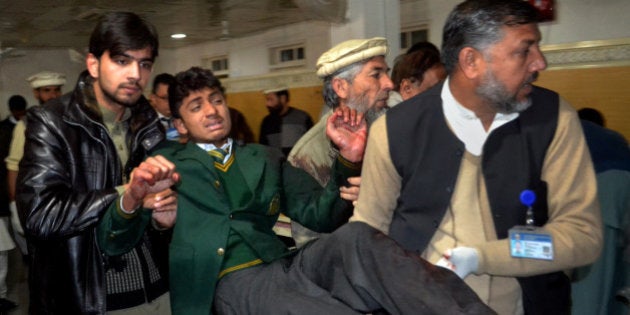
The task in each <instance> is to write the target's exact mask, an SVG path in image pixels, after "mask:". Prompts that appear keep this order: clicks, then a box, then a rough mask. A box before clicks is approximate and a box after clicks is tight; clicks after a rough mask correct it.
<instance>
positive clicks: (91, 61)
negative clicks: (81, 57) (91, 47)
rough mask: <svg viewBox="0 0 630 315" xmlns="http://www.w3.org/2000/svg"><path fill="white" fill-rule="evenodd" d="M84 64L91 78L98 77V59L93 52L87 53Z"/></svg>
mask: <svg viewBox="0 0 630 315" xmlns="http://www.w3.org/2000/svg"><path fill="white" fill-rule="evenodd" d="M85 65H86V67H87V70H88V72H90V76H92V77H93V78H98V66H99V60H98V58H96V56H94V54H92V53H89V54H88V55H87V57H86V58H85Z"/></svg>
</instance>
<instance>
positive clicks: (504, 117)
mask: <svg viewBox="0 0 630 315" xmlns="http://www.w3.org/2000/svg"><path fill="white" fill-rule="evenodd" d="M441 96H442V110H443V111H444V116H445V117H446V121H447V122H448V124H449V126H450V127H451V130H452V131H453V133H455V135H456V136H457V138H458V139H459V140H461V141H462V142H464V144H465V145H466V151H468V152H470V153H472V154H473V155H475V156H480V155H481V153H482V149H483V145H484V143H486V139H488V136H489V135H490V132H492V130H494V129H497V128H499V127H501V126H502V125H504V124H506V123H508V122H510V121H512V120H514V119H516V118H518V115H519V114H518V113H512V114H501V113H497V114H496V115H494V120H493V121H492V124H491V125H490V128H488V130H487V131H486V130H485V129H484V127H483V124H482V123H481V119H479V117H477V115H475V113H474V112H473V111H472V110H470V109H468V108H466V107H464V106H463V105H462V104H460V103H459V102H458V101H457V100H455V97H454V96H453V93H451V89H450V87H449V78H447V79H446V81H445V82H444V86H443V87H442V94H441Z"/></svg>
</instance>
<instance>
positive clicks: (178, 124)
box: [173, 118, 188, 135]
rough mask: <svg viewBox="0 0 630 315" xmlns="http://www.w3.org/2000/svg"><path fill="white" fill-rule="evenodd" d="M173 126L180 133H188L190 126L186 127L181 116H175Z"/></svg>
mask: <svg viewBox="0 0 630 315" xmlns="http://www.w3.org/2000/svg"><path fill="white" fill-rule="evenodd" d="M173 126H174V127H175V129H177V132H178V133H179V134H180V135H186V134H188V128H186V126H185V125H184V121H182V119H181V118H173Z"/></svg>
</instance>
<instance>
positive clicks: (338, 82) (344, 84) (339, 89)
mask: <svg viewBox="0 0 630 315" xmlns="http://www.w3.org/2000/svg"><path fill="white" fill-rule="evenodd" d="M331 86H332V88H333V90H334V91H335V93H336V94H337V96H339V98H340V99H346V98H348V91H349V90H350V84H349V83H348V81H346V80H345V79H341V78H334V79H332V82H331Z"/></svg>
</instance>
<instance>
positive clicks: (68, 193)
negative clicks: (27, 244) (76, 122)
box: [16, 104, 118, 240]
mask: <svg viewBox="0 0 630 315" xmlns="http://www.w3.org/2000/svg"><path fill="white" fill-rule="evenodd" d="M47 106H53V105H50V104H49V105H47ZM62 125H63V123H62V121H61V117H60V115H54V114H52V111H48V110H44V109H43V108H41V107H34V108H33V109H31V110H30V111H29V112H28V113H27V129H26V142H25V147H24V157H23V158H22V160H21V162H20V172H19V175H18V185H17V192H16V202H17V206H18V209H19V211H20V212H21V213H22V214H23V216H24V218H23V222H24V223H25V232H26V233H27V234H28V235H29V236H31V237H34V238H36V239H41V240H53V239H60V238H65V237H68V236H72V235H75V234H78V233H81V232H84V231H85V230H87V229H90V228H94V227H95V226H96V223H97V222H98V220H99V219H100V217H101V215H102V214H103V212H104V211H105V210H106V209H107V208H108V207H109V205H110V204H111V203H112V202H113V201H114V200H115V199H116V197H117V195H118V193H117V192H116V190H115V188H114V187H112V188H110V189H102V190H88V189H87V188H86V187H85V185H77V184H76V182H75V180H76V178H78V177H81V176H85V177H86V178H87V180H92V181H96V180H99V177H98V176H96V175H93V176H92V177H90V173H89V172H94V173H96V172H101V171H102V170H100V169H90V167H91V166H92V165H84V164H85V163H84V162H83V161H82V160H81V159H82V158H83V157H81V156H75V155H74V154H72V152H73V150H72V148H73V146H75V147H76V145H78V144H77V143H71V142H70V141H68V138H69V137H76V135H69V134H70V133H71V132H66V133H64V131H63V130H62V128H64V126H62ZM66 128H67V127H66ZM72 132H76V130H72ZM81 145H84V144H81ZM92 167H93V166H92ZM87 180H86V182H87ZM90 184H92V183H90ZM86 185H87V184H86ZM96 185H97V184H96Z"/></svg>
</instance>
